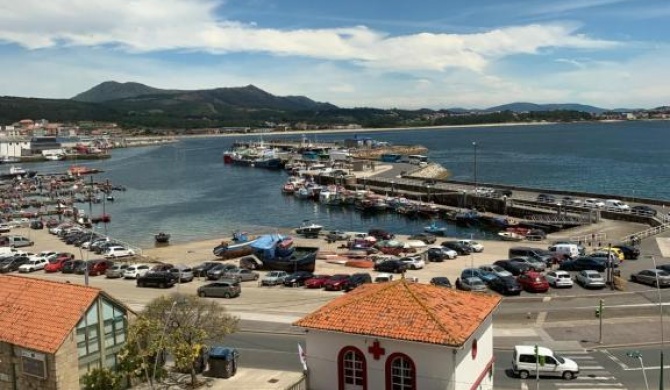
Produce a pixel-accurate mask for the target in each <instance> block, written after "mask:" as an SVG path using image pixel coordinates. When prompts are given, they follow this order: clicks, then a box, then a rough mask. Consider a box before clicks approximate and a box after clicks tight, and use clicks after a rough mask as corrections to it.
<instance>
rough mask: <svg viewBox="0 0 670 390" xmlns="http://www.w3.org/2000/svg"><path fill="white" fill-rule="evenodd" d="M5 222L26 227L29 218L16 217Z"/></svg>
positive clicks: (12, 225)
mask: <svg viewBox="0 0 670 390" xmlns="http://www.w3.org/2000/svg"><path fill="white" fill-rule="evenodd" d="M7 224H8V225H9V226H11V227H28V226H30V219H28V218H16V219H12V220H11V221H9V222H8V223H7Z"/></svg>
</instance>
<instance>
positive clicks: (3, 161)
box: [0, 156, 21, 164]
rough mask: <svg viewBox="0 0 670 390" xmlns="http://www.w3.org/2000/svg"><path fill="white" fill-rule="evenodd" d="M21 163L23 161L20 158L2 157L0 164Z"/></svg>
mask: <svg viewBox="0 0 670 390" xmlns="http://www.w3.org/2000/svg"><path fill="white" fill-rule="evenodd" d="M18 162H21V159H20V158H18V157H12V156H2V157H0V164H11V163H18Z"/></svg>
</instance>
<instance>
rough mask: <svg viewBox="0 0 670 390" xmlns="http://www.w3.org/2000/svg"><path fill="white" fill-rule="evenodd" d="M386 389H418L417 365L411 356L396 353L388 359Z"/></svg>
mask: <svg viewBox="0 0 670 390" xmlns="http://www.w3.org/2000/svg"><path fill="white" fill-rule="evenodd" d="M386 389H389V390H415V389H416V367H415V366H414V361H413V360H412V359H410V357H409V356H407V355H405V354H403V353H394V354H392V355H391V356H389V357H388V359H386Z"/></svg>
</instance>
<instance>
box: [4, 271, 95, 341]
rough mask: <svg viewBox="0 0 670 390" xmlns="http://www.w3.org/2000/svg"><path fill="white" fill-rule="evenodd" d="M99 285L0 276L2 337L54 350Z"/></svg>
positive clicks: (76, 321) (90, 301) (85, 308)
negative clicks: (88, 285) (90, 285)
mask: <svg viewBox="0 0 670 390" xmlns="http://www.w3.org/2000/svg"><path fill="white" fill-rule="evenodd" d="M100 293H101V291H100V289H97V288H93V287H86V286H82V285H77V284H69V283H60V282H52V281H47V280H43V279H35V278H28V277H22V276H10V275H2V276H0V340H1V341H4V342H7V343H11V344H14V345H18V346H21V347H25V348H30V349H35V350H38V351H42V352H47V353H55V352H56V351H57V350H58V349H59V348H60V346H61V344H62V343H63V341H64V340H65V338H66V337H67V336H68V335H69V334H70V332H71V331H72V329H73V328H74V327H75V326H77V323H78V322H79V320H80V319H81V317H82V316H83V314H84V313H85V312H86V310H87V309H88V308H89V307H90V306H91V304H92V303H93V302H94V301H95V299H96V298H97V297H98V295H99V294H100Z"/></svg>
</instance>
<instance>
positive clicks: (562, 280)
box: [544, 271, 573, 288]
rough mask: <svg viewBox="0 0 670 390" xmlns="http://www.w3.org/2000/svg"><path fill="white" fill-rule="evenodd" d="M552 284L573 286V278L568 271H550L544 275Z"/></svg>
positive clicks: (555, 285)
mask: <svg viewBox="0 0 670 390" xmlns="http://www.w3.org/2000/svg"><path fill="white" fill-rule="evenodd" d="M544 277H545V279H547V282H549V285H550V286H554V287H556V288H558V287H572V284H573V283H572V278H571V277H570V273H568V272H567V271H549V272H547V274H546V275H544Z"/></svg>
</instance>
